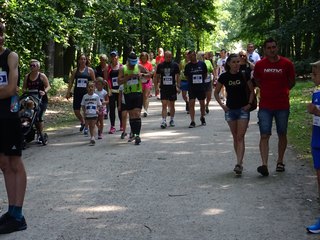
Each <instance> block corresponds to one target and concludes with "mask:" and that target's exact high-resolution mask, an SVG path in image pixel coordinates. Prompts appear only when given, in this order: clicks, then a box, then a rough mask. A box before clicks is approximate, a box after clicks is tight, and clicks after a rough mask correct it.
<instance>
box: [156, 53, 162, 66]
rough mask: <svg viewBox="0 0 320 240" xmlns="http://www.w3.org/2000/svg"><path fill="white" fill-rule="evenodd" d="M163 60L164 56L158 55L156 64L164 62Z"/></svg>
mask: <svg viewBox="0 0 320 240" xmlns="http://www.w3.org/2000/svg"><path fill="white" fill-rule="evenodd" d="M162 62H164V56H159V55H158V56H157V57H156V64H159V63H162Z"/></svg>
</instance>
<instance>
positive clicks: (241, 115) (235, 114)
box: [224, 108, 250, 122]
mask: <svg viewBox="0 0 320 240" xmlns="http://www.w3.org/2000/svg"><path fill="white" fill-rule="evenodd" d="M224 118H225V120H226V121H227V122H230V121H236V120H241V119H245V120H250V112H247V111H245V110H243V109H241V108H238V109H229V111H228V112H225V113H224Z"/></svg>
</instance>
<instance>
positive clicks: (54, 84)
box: [49, 78, 68, 96]
mask: <svg viewBox="0 0 320 240" xmlns="http://www.w3.org/2000/svg"><path fill="white" fill-rule="evenodd" d="M49 83H50V86H51V89H50V91H49V95H50V96H55V95H56V94H57V93H58V92H61V91H62V90H63V89H66V88H67V87H68V84H66V83H65V82H64V80H63V78H54V79H49Z"/></svg>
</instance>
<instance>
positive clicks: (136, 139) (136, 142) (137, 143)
mask: <svg viewBox="0 0 320 240" xmlns="http://www.w3.org/2000/svg"><path fill="white" fill-rule="evenodd" d="M140 143H141V138H140V137H139V136H135V138H134V145H139V144H140Z"/></svg>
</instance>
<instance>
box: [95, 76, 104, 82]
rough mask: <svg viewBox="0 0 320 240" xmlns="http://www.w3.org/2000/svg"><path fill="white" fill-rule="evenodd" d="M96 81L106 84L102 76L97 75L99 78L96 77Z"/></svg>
mask: <svg viewBox="0 0 320 240" xmlns="http://www.w3.org/2000/svg"><path fill="white" fill-rule="evenodd" d="M96 82H97V83H102V84H104V80H103V78H102V77H97V78H96Z"/></svg>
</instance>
